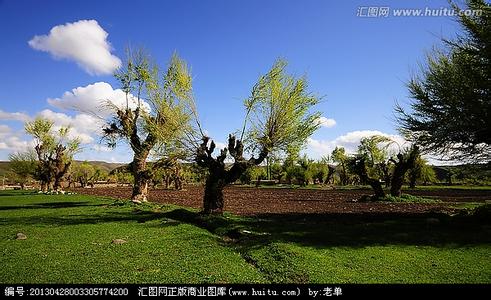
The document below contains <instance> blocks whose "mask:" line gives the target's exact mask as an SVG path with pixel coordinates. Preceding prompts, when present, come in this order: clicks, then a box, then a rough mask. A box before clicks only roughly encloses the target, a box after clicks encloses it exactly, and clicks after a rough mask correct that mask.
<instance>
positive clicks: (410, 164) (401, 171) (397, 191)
mask: <svg viewBox="0 0 491 300" xmlns="http://www.w3.org/2000/svg"><path fill="white" fill-rule="evenodd" d="M418 155H419V150H418V148H417V147H413V148H411V150H410V152H409V153H408V154H407V155H406V156H405V155H403V154H402V153H399V154H397V161H395V160H393V159H392V162H393V163H394V164H395V168H394V173H392V179H391V181H390V194H391V195H392V196H394V197H400V196H401V193H402V185H403V184H404V177H405V175H406V172H407V171H408V170H409V169H411V168H414V165H415V163H416V159H417V157H418Z"/></svg>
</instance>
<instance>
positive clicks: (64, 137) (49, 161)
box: [25, 118, 80, 192]
mask: <svg viewBox="0 0 491 300" xmlns="http://www.w3.org/2000/svg"><path fill="white" fill-rule="evenodd" d="M25 130H26V132H27V133H28V134H30V135H32V136H33V137H34V140H35V143H36V146H35V147H34V150H35V152H36V156H37V160H38V162H37V167H36V172H35V177H36V179H38V180H40V181H41V190H42V191H43V192H46V191H48V190H49V189H51V186H52V188H53V190H54V191H60V190H61V189H62V182H63V179H64V176H65V175H66V174H67V172H68V170H69V168H70V165H71V163H72V159H73V155H74V154H75V153H77V152H78V151H79V150H80V140H79V139H78V138H74V139H71V138H69V137H68V134H69V132H70V128H69V127H61V128H59V129H58V130H57V131H55V130H54V123H53V122H52V121H50V120H48V119H43V118H36V119H35V120H34V121H32V122H27V123H26V125H25Z"/></svg>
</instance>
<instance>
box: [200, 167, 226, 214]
mask: <svg viewBox="0 0 491 300" xmlns="http://www.w3.org/2000/svg"><path fill="white" fill-rule="evenodd" d="M221 181H222V180H217V179H216V178H213V177H212V176H209V177H208V178H207V179H206V183H205V195H204V198H203V213H205V214H210V213H222V212H223V205H224V202H223V189H224V187H225V185H224V184H223V183H220V182H221Z"/></svg>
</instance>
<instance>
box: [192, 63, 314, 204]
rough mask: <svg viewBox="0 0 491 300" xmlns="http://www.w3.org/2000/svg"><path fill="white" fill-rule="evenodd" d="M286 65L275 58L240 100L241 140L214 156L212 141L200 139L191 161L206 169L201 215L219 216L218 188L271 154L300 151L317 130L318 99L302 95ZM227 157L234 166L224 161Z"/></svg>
mask: <svg viewBox="0 0 491 300" xmlns="http://www.w3.org/2000/svg"><path fill="white" fill-rule="evenodd" d="M285 67H286V62H285V61H282V60H279V61H277V62H276V63H275V64H274V65H273V67H272V68H271V69H270V70H269V72H268V73H267V74H265V75H263V76H262V77H261V78H260V79H259V81H258V82H257V83H256V84H255V85H254V87H253V89H252V93H251V96H250V97H249V98H248V99H246V100H245V102H244V104H245V108H246V117H245V120H244V126H243V128H242V132H241V135H240V137H239V138H238V139H237V138H236V137H235V136H234V135H230V136H229V138H228V147H226V148H224V149H223V150H221V151H220V154H219V155H218V156H217V157H213V155H212V154H213V151H214V150H215V147H216V146H215V143H214V142H213V141H211V142H210V138H209V137H206V136H204V137H203V140H202V143H201V145H200V146H199V147H198V149H197V152H196V162H197V163H198V165H199V166H201V167H203V168H206V169H207V170H208V172H209V173H208V177H207V179H206V183H205V195H204V198H203V212H204V213H206V214H209V213H212V212H218V213H221V212H222V210H223V205H224V202H223V189H224V188H225V186H227V185H229V184H231V183H233V182H235V181H236V180H237V179H239V177H240V176H241V175H242V174H243V173H244V172H245V171H246V170H247V169H248V168H251V167H253V166H257V165H259V164H261V163H262V162H263V161H264V160H265V158H266V157H267V156H268V155H269V154H271V153H278V152H286V151H287V150H288V149H289V148H291V147H297V148H301V147H302V146H303V145H304V144H305V142H306V140H307V138H308V137H310V136H311V135H312V133H313V132H314V131H315V130H316V129H317V128H318V127H319V123H318V122H317V119H318V118H319V116H320V113H317V112H314V113H312V112H311V109H312V107H313V106H314V105H316V104H317V103H318V102H319V98H318V97H316V96H314V95H312V94H311V93H309V92H308V91H307V83H306V80H305V78H295V77H293V76H291V75H288V74H286V73H285ZM245 136H247V137H248V142H249V145H248V146H249V147H247V148H248V149H250V151H251V152H252V155H251V156H250V158H248V159H247V158H245V157H244V141H243V139H244V137H245ZM228 154H230V156H231V158H232V159H233V162H232V163H231V164H229V165H228V164H227V163H226V162H225V159H226V158H227V155H228Z"/></svg>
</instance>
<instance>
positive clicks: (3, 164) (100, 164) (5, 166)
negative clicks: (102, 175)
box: [0, 160, 126, 176]
mask: <svg viewBox="0 0 491 300" xmlns="http://www.w3.org/2000/svg"><path fill="white" fill-rule="evenodd" d="M81 162H83V161H80V160H76V161H75V163H81ZM88 163H89V164H91V165H92V166H94V167H96V168H99V169H101V170H103V171H106V172H108V173H109V172H111V171H112V170H114V169H116V168H119V167H121V166H124V165H126V164H122V163H109V162H105V161H88ZM8 171H9V162H8V161H0V176H3V175H4V174H5V173H7V172H8Z"/></svg>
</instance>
